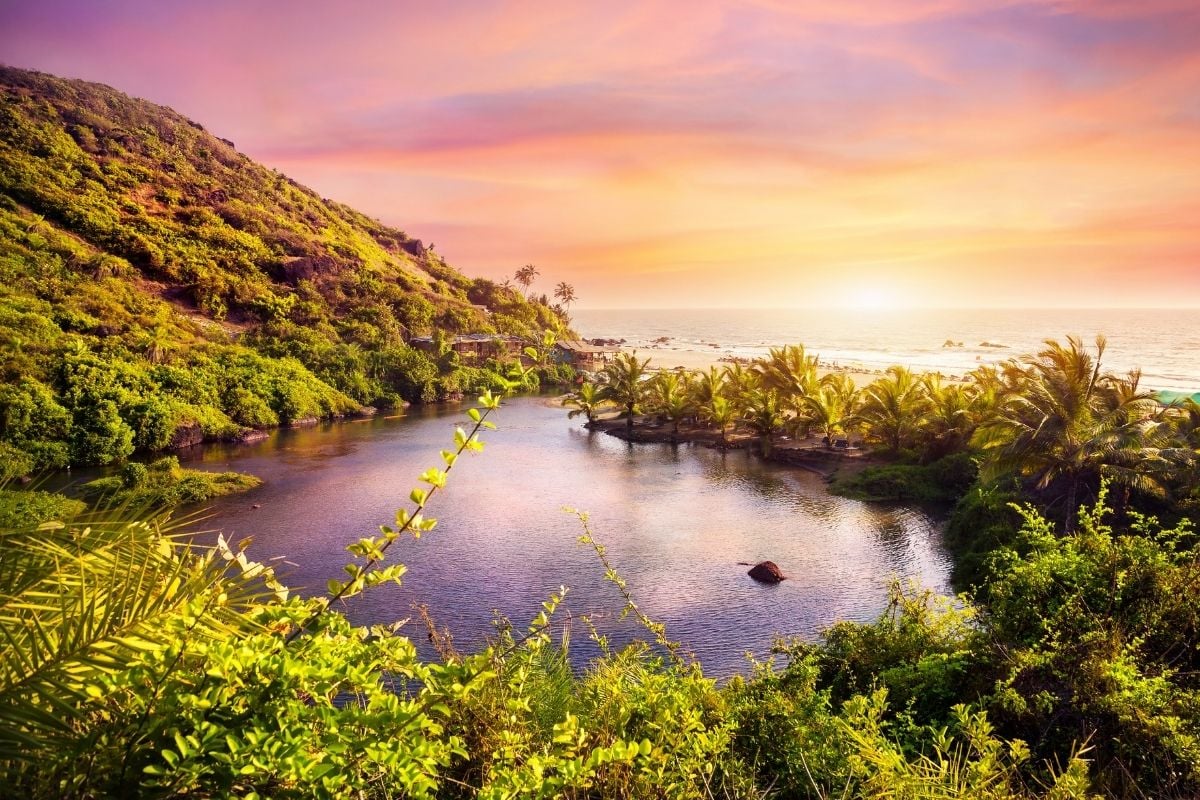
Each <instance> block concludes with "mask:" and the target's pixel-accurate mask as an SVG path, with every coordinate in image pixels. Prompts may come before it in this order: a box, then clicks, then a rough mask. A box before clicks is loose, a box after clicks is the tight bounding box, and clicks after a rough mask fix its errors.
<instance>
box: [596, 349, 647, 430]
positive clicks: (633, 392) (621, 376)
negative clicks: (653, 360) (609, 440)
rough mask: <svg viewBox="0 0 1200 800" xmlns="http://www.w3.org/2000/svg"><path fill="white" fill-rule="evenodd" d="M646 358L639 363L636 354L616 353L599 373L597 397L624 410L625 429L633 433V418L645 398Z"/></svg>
mask: <svg viewBox="0 0 1200 800" xmlns="http://www.w3.org/2000/svg"><path fill="white" fill-rule="evenodd" d="M649 363H650V359H649V358H647V359H645V360H644V361H639V360H638V357H637V352H636V351H635V352H633V353H618V354H617V356H616V358H614V359H613V360H612V361H611V362H610V363H608V364H606V365H605V367H604V369H603V370H601V372H600V378H601V381H602V382H601V384H600V391H599V393H598V396H599V397H600V399H601V400H607V401H608V402H611V403H615V404H616V405H618V406H620V407H621V408H622V409H624V412H625V429H626V430H627V431H629V432H632V431H633V417H634V414H636V413H637V412H638V409H639V408H640V407H641V405H642V401H643V400H644V399H645V397H646V386H645V378H646V365H648V364H649Z"/></svg>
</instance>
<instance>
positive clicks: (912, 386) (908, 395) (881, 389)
mask: <svg viewBox="0 0 1200 800" xmlns="http://www.w3.org/2000/svg"><path fill="white" fill-rule="evenodd" d="M928 405H929V404H928V399H927V398H926V397H925V391H924V386H923V385H922V384H921V382H920V381H919V380H917V377H916V376H915V375H913V373H912V372H911V371H910V370H909V369H908V368H906V367H900V366H894V367H889V368H888V371H887V375H886V376H885V377H882V378H879V379H878V380H876V381H874V382H872V383H871V384H869V385H868V386H867V387H866V388H865V389H863V401H862V410H861V414H860V416H861V419H862V423H863V425H864V427H865V429H866V433H867V436H868V438H870V439H872V440H874V441H876V442H878V443H880V444H882V445H883V446H884V447H885V448H886V449H887V450H888V451H889V452H892V453H897V452H899V451H900V450H901V449H902V448H904V447H906V446H911V445H912V444H914V443H915V441H916V438H917V435H918V433H919V432H920V429H921V425H922V423H923V422H924V420H925V414H926V411H927V410H928Z"/></svg>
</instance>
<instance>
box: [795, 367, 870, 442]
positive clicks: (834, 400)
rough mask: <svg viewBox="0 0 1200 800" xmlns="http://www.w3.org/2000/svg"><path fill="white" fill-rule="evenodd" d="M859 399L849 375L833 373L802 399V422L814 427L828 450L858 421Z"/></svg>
mask: <svg viewBox="0 0 1200 800" xmlns="http://www.w3.org/2000/svg"><path fill="white" fill-rule="evenodd" d="M857 395H858V392H857V390H856V389H855V387H854V381H853V380H852V379H851V378H850V376H849V375H841V374H837V373H833V374H830V375H826V376H825V377H824V378H822V379H821V382H820V384H819V385H818V387H817V390H816V391H815V392H811V393H810V394H807V395H805V396H804V398H803V399H802V403H801V408H802V417H801V418H802V419H804V420H805V424H806V425H809V426H815V427H816V428H817V430H818V431H820V433H821V435H822V436H824V438H825V441H826V444H827V445H828V446H832V445H833V440H834V438H835V437H837V435H838V434H840V433H843V432H845V431H847V430H849V428H850V427H851V426H853V425H854V424H855V423H856V422H857V421H858V414H857V408H856V404H857Z"/></svg>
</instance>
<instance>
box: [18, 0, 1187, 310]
mask: <svg viewBox="0 0 1200 800" xmlns="http://www.w3.org/2000/svg"><path fill="white" fill-rule="evenodd" d="M0 61H2V62H4V63H8V64H10V65H13V66H18V67H28V68H34V69H39V70H42V71H46V72H50V73H54V74H56V75H61V76H64V77H75V78H84V79H87V80H93V81H99V82H102V83H107V84H109V85H111V86H113V87H115V88H118V89H120V90H122V91H125V92H127V93H129V94H132V95H135V96H138V97H143V98H146V99H148V100H152V101H155V102H158V103H162V104H164V105H168V106H171V107H173V108H175V109H176V110H177V111H179V112H181V113H183V114H186V115H187V116H189V117H191V118H192V119H195V120H197V121H198V122H200V123H202V124H203V125H204V126H205V127H206V128H207V129H208V130H210V131H212V132H213V133H215V134H216V135H218V136H222V137H224V138H227V139H232V140H233V141H234V142H236V144H237V146H238V149H240V150H242V151H243V152H245V153H247V154H248V155H249V156H251V157H252V158H254V159H256V160H258V161H261V162H263V163H265V164H267V165H269V166H271V167H274V168H277V169H279V170H281V171H283V172H285V173H287V174H288V175H290V176H292V177H294V178H295V179H297V180H299V181H300V182H302V183H305V184H307V185H309V186H311V187H312V188H314V189H315V190H317V191H318V192H319V193H320V194H322V195H323V196H326V197H330V198H333V199H337V200H340V201H342V202H345V203H348V204H350V205H352V206H354V207H356V208H358V209H360V210H362V211H364V212H366V213H368V214H370V215H371V216H374V217H377V218H378V219H380V220H382V221H383V222H385V223H388V224H390V225H394V226H396V227H398V228H401V229H402V230H404V231H406V232H408V233H409V234H410V235H412V236H415V237H418V238H420V239H422V240H424V241H425V242H426V243H429V242H433V243H435V244H436V247H437V250H438V252H440V253H441V254H442V255H443V256H445V257H446V259H447V260H448V261H449V262H450V263H452V264H454V265H455V266H457V267H458V268H459V269H461V270H462V271H463V272H465V273H467V274H468V275H471V276H485V277H490V278H493V279H497V280H500V279H503V278H505V277H511V276H512V274H513V272H514V271H515V270H516V269H518V268H519V267H520V266H522V265H524V264H534V265H535V266H537V268H538V269H539V271H540V273H541V278H540V280H539V283H538V284H536V285H535V288H540V289H541V290H543V291H548V292H549V291H552V290H553V287H554V285H555V284H556V283H557V282H558V281H566V282H568V283H570V284H572V285H573V286H574V288H575V291H576V294H577V295H578V297H579V303H578V306H579V307H610V308H622V307H650V308H653V307H806V306H808V307H813V306H815V307H828V306H847V307H856V306H869V307H876V306H916V307H921V306H935V307H936V306H945V307H975V306H1013V307H1034V306H1037V307H1046V306H1049V307H1054V306H1076V307H1108V306H1139V307H1159V306H1163V307H1166V306H1175V307H1180V306H1182V307H1200V235H1198V228H1200V224H1198V223H1200V3H1198V2H1196V0H1025V1H1024V2H1019V1H1017V0H1013V1H1012V2H1007V1H1006V0H996V1H995V2H990V1H989V0H858V1H857V2H846V1H845V0H842V1H841V2H816V1H815V0H790V2H789V1H787V0H746V1H745V2H720V3H710V2H704V0H689V1H688V2H673V3H655V2H628V3H626V2H618V1H616V0H609V1H606V2H603V3H601V2H590V3H583V2H575V1H574V0H556V1H555V2H547V3H539V2H521V3H499V2H486V1H484V0H480V1H479V2H449V1H447V2H414V3H407V2H365V1H363V0H349V1H347V0H343V1H342V2H309V1H308V0H289V2H286V3H284V2H275V1H273V0H228V1H227V0H206V2H203V3H200V2H181V1H179V2H177V1H176V0H145V1H143V2H122V1H121V0H114V1H113V2H105V3H97V2H93V1H92V0H75V1H74V2H67V1H65V0H30V1H29V2H18V1H16V0H0Z"/></svg>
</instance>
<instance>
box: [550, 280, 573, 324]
mask: <svg viewBox="0 0 1200 800" xmlns="http://www.w3.org/2000/svg"><path fill="white" fill-rule="evenodd" d="M554 296H555V297H556V298H558V300H559V302H560V303H562V304H563V308H564V309H565V310H564V311H563V316H567V315H568V314H569V313H570V311H571V303H574V302H575V287H574V286H572V285H571V284H569V283H567V282H566V281H559V283H558V286H556V287H554ZM568 318H569V317H568Z"/></svg>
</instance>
